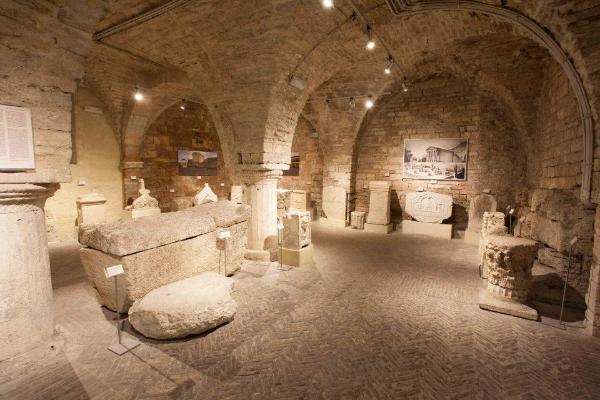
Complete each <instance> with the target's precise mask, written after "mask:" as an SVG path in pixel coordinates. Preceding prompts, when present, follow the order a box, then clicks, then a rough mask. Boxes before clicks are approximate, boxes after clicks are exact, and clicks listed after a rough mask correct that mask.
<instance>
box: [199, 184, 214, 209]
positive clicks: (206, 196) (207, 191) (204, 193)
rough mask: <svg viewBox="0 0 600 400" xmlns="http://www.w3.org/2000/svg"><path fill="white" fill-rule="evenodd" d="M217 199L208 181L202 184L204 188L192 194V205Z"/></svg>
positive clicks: (212, 201)
mask: <svg viewBox="0 0 600 400" xmlns="http://www.w3.org/2000/svg"><path fill="white" fill-rule="evenodd" d="M218 200H219V198H218V197H217V195H216V194H215V192H213V191H212V189H211V188H210V185H209V184H208V183H205V184H204V188H203V189H202V190H201V191H200V192H198V194H196V195H195V196H194V205H195V206H199V205H202V204H206V203H215V202H217V201H218Z"/></svg>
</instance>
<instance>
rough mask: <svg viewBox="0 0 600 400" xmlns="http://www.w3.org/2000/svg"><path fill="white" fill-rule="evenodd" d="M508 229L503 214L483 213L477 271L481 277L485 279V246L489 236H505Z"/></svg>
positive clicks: (486, 274) (486, 271) (486, 269)
mask: <svg viewBox="0 0 600 400" xmlns="http://www.w3.org/2000/svg"><path fill="white" fill-rule="evenodd" d="M507 232H508V228H507V227H506V226H505V225H504V214H502V213H501V212H484V213H483V219H482V223H481V238H480V239H479V253H478V254H479V260H480V261H479V270H480V271H481V277H482V278H484V279H487V277H488V266H487V263H486V259H485V246H486V244H487V239H488V238H489V237H490V236H494V235H496V236H505V235H506V234H507Z"/></svg>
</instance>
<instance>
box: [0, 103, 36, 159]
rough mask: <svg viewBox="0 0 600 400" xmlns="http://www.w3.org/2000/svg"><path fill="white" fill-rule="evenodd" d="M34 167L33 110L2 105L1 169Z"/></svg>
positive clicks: (0, 123) (0, 122)
mask: <svg viewBox="0 0 600 400" xmlns="http://www.w3.org/2000/svg"><path fill="white" fill-rule="evenodd" d="M34 168H35V159H34V152H33V130H32V128H31V110H30V109H29V108H23V107H13V106H3V105H0V170H5V171H7V170H8V171H14V170H17V171H19V170H29V169H34Z"/></svg>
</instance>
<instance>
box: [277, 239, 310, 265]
mask: <svg viewBox="0 0 600 400" xmlns="http://www.w3.org/2000/svg"><path fill="white" fill-rule="evenodd" d="M313 253H314V247H313V245H312V244H309V245H308V246H306V247H303V248H301V249H299V250H297V249H281V263H282V264H283V265H291V266H293V267H302V266H304V265H307V264H310V263H312V262H313Z"/></svg>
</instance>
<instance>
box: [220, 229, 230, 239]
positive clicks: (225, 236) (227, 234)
mask: <svg viewBox="0 0 600 400" xmlns="http://www.w3.org/2000/svg"><path fill="white" fill-rule="evenodd" d="M230 237H231V232H229V231H222V232H219V239H229V238H230Z"/></svg>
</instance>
